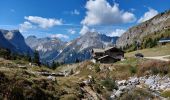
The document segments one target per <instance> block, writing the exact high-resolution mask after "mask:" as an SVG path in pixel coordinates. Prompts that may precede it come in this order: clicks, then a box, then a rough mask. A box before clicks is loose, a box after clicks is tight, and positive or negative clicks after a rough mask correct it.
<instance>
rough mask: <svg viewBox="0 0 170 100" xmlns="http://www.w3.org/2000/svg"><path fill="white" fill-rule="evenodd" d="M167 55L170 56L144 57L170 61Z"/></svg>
mask: <svg viewBox="0 0 170 100" xmlns="http://www.w3.org/2000/svg"><path fill="white" fill-rule="evenodd" d="M166 57H170V55H165V56H155V57H144V58H146V59H156V60H162V61H170V59H168V58H166Z"/></svg>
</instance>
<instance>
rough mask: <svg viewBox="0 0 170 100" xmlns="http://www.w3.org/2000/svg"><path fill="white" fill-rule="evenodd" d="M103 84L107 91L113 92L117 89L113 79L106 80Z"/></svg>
mask: <svg viewBox="0 0 170 100" xmlns="http://www.w3.org/2000/svg"><path fill="white" fill-rule="evenodd" d="M101 84H102V85H103V86H104V87H106V89H107V90H108V91H112V90H113V89H117V85H116V82H115V80H113V79H111V78H106V79H105V80H103V81H102V82H101Z"/></svg>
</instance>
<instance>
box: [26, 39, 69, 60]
mask: <svg viewBox="0 0 170 100" xmlns="http://www.w3.org/2000/svg"><path fill="white" fill-rule="evenodd" d="M26 43H27V44H28V45H29V46H30V47H31V48H32V49H33V50H37V51H38V52H39V53H40V58H41V60H42V61H45V62H48V61H49V60H51V59H53V58H54V57H56V56H57V55H58V53H59V52H60V50H61V49H62V48H63V47H64V45H65V43H66V42H63V41H61V40H60V39H58V38H50V37H45V38H37V37H35V36H29V37H27V38H26Z"/></svg>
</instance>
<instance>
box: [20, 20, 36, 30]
mask: <svg viewBox="0 0 170 100" xmlns="http://www.w3.org/2000/svg"><path fill="white" fill-rule="evenodd" d="M32 28H33V25H32V24H31V23H30V22H27V21H26V22H24V23H23V24H20V25H19V30H20V32H26V31H27V30H29V29H32Z"/></svg>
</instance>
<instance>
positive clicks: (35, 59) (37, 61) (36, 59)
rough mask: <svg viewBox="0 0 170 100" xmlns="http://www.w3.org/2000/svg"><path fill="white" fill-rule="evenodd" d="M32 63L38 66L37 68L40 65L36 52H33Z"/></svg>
mask: <svg viewBox="0 0 170 100" xmlns="http://www.w3.org/2000/svg"><path fill="white" fill-rule="evenodd" d="M33 62H34V63H36V64H38V66H40V65H41V63H40V57H39V53H38V51H35V52H34V60H33Z"/></svg>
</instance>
